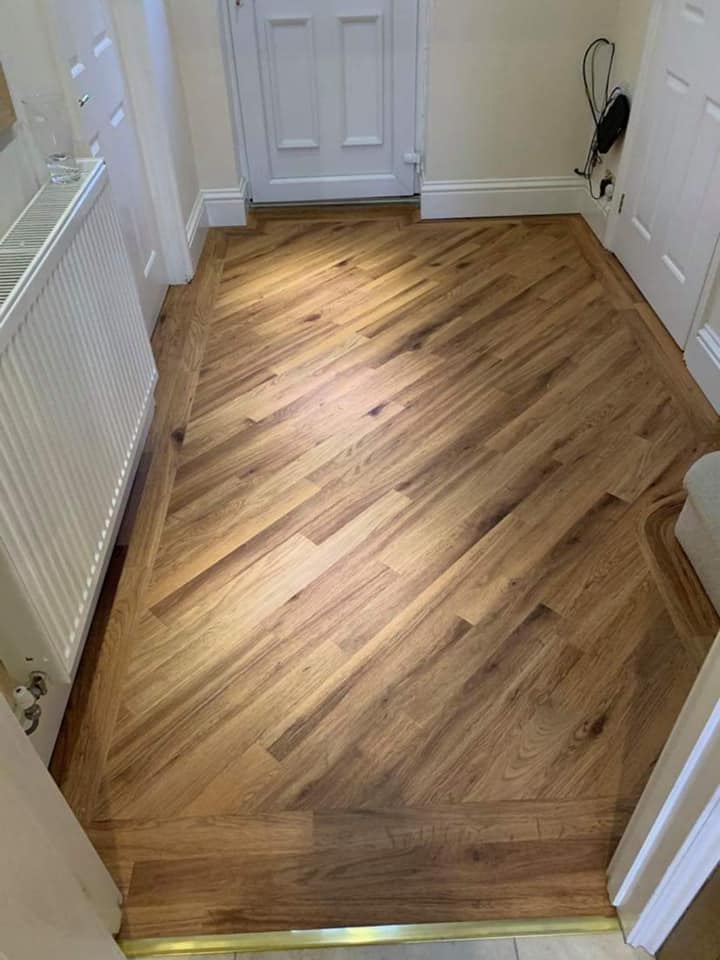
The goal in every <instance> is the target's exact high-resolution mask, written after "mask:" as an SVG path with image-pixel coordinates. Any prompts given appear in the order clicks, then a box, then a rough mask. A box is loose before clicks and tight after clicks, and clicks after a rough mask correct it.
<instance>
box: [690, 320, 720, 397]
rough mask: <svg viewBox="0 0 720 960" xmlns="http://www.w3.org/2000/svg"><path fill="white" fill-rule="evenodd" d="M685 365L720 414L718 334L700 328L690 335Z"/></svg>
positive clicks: (719, 339) (719, 344) (705, 328)
mask: <svg viewBox="0 0 720 960" xmlns="http://www.w3.org/2000/svg"><path fill="white" fill-rule="evenodd" d="M685 363H686V364H687V366H688V370H689V371H690V373H691V374H692V375H693V378H694V380H695V382H696V383H697V384H698V386H699V387H700V389H701V390H702V392H703V393H704V394H705V396H706V397H707V398H708V400H709V401H710V403H711V404H712V405H713V407H714V408H715V410H716V411H717V413H720V334H717V333H716V332H715V330H713V328H712V327H709V326H707V325H705V326H704V327H700V329H699V330H698V331H697V333H693V334H691V335H690V340H689V342H688V345H687V347H686V349H685Z"/></svg>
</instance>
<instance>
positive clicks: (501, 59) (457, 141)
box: [426, 0, 618, 181]
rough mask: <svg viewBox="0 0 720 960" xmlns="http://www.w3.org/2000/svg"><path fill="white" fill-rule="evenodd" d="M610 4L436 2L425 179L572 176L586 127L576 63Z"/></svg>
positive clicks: (602, 26)
mask: <svg viewBox="0 0 720 960" xmlns="http://www.w3.org/2000/svg"><path fill="white" fill-rule="evenodd" d="M617 6H618V0H606V2H603V3H600V2H589V0H585V2H578V0H544V2H543V3H536V2H529V0H435V3H434V9H433V15H432V28H431V40H430V75H429V97H428V118H427V144H426V178H427V179H428V180H435V181H438V180H439V181H451V180H485V179H494V178H499V179H507V178H529V177H563V176H570V175H572V171H573V168H574V167H576V166H578V165H580V164H581V162H582V159H583V157H584V155H585V152H586V150H587V143H588V138H589V132H590V126H589V118H588V114H587V112H586V111H587V106H586V104H585V100H584V94H583V88H582V82H581V80H580V72H579V64H580V60H581V58H582V54H583V51H584V49H585V47H586V46H587V45H588V43H590V41H591V40H593V39H594V38H595V37H597V36H601V35H608V34H609V33H611V32H612V30H613V27H614V24H615V18H616V14H617Z"/></svg>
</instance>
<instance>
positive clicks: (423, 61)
mask: <svg viewBox="0 0 720 960" xmlns="http://www.w3.org/2000/svg"><path fill="white" fill-rule="evenodd" d="M242 2H246V3H251V2H252V0H242ZM235 3H236V0H216V4H217V16H218V22H219V26H220V38H221V45H222V53H223V65H224V67H225V81H226V84H227V89H228V93H229V101H230V120H231V123H232V131H233V143H234V146H235V166H236V169H237V178H238V183H239V184H240V185H241V186H243V187H244V188H245V191H246V196H247V197H248V198H249V199H252V195H253V194H252V182H251V178H250V162H249V159H248V151H247V138H246V136H245V124H244V121H243V108H242V97H241V94H240V86H239V82H238V71H237V69H236V62H237V60H236V52H235V45H234V41H233V33H234V31H233V21H232V11H233V9H234V7H235ZM434 3H435V0H418V35H417V57H416V62H417V77H416V83H415V100H416V102H415V150H416V152H417V153H419V154H420V157H421V162H420V167H419V169H417V171H416V174H415V193H416V194H419V193H420V188H421V186H422V176H423V160H424V156H425V129H426V118H427V95H428V71H429V65H430V64H429V61H430V35H431V22H432V11H433V5H434ZM333 202H335V203H337V202H339V201H333ZM353 202H356V203H362V202H363V201H353Z"/></svg>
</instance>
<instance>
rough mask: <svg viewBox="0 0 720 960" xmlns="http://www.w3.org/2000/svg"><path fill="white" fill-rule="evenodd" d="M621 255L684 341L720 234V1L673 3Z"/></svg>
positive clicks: (658, 47) (645, 101)
mask: <svg viewBox="0 0 720 960" xmlns="http://www.w3.org/2000/svg"><path fill="white" fill-rule="evenodd" d="M634 124H635V127H636V129H635V130H634V132H633V141H632V145H631V146H632V154H631V158H630V164H629V170H628V175H627V179H626V183H625V186H624V191H625V200H624V203H623V209H622V214H621V215H620V218H619V222H618V226H617V234H616V242H615V245H614V246H615V252H616V254H617V256H618V257H619V258H620V260H621V261H622V262H623V264H624V265H625V267H626V268H627V270H628V272H629V273H630V275H631V276H632V277H633V279H634V280H635V282H636V283H637V285H638V286H639V287H640V289H641V290H642V292H643V293H644V294H645V296H646V297H647V299H648V300H649V301H650V303H651V304H652V306H653V307H654V309H655V310H656V312H657V313H658V315H659V316H660V318H661V319H662V321H663V323H664V324H665V326H666V327H667V328H668V330H669V331H670V333H671V334H672V335H673V337H674V338H675V340H676V341H677V342H678V343H679V344H680V345H681V346H684V345H685V342H686V340H687V338H688V335H689V333H690V326H691V324H692V319H693V314H694V312H695V309H696V307H697V303H698V300H699V298H700V293H701V291H702V287H703V283H704V281H705V277H706V275H707V272H708V267H709V265H710V261H711V259H712V255H713V251H714V249H715V245H716V243H717V240H718V236H720V2H719V0H692V2H689V0H665V2H664V9H663V11H662V14H661V20H660V23H659V26H658V32H657V36H656V40H655V45H654V50H653V53H652V60H651V67H650V73H649V77H648V82H647V87H646V90H645V93H644V95H643V98H642V102H641V104H640V106H639V109H638V110H637V113H636V116H635V118H634Z"/></svg>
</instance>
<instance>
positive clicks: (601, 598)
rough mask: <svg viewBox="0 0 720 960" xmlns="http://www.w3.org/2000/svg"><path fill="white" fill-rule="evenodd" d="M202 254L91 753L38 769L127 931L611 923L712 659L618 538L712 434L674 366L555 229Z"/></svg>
mask: <svg viewBox="0 0 720 960" xmlns="http://www.w3.org/2000/svg"><path fill="white" fill-rule="evenodd" d="M213 242H214V243H215V244H217V245H216V246H215V247H214V248H213V250H212V252H211V253H210V254H209V256H208V257H206V260H205V266H204V268H203V269H204V271H205V272H208V271H210V272H211V273H212V272H213V271H214V272H217V271H219V270H220V269H222V276H221V278H220V280H219V284H218V286H217V295H216V297H215V300H214V309H213V310H212V312H209V310H205V311H204V314H203V323H204V327H203V331H204V332H203V334H202V335H201V336H198V338H197V345H196V347H195V348H194V349H193V351H192V363H190V364H189V365H188V366H187V369H188V370H189V369H190V367H192V368H195V367H197V368H198V369H199V375H198V377H197V379H196V378H195V376H194V375H192V376H191V375H190V374H189V373H188V374H187V375H185V374H183V375H181V377H180V380H179V383H178V389H177V391H176V392H173V393H172V395H171V392H170V391H168V393H167V395H163V398H162V399H161V404H160V408H161V410H164V411H165V413H163V417H164V418H165V422H167V423H168V424H170V423H171V424H172V426H173V434H174V436H175V437H176V440H177V442H176V445H175V447H173V450H174V451H175V453H174V454H173V456H177V458H178V461H179V462H178V467H177V471H176V473H175V475H174V483H173V484H172V491H169V489H168V487H169V484H170V478H171V473H172V471H169V472H166V473H164V474H163V476H164V477H165V480H163V481H162V482H158V481H157V480H153V478H152V476H149V477H148V485H150V486H152V485H155V486H158V487H159V489H161V490H162V491H163V492H162V496H160V497H159V500H156V501H154V502H155V503H157V511H158V513H156V515H155V516H154V517H153V518H150V517H149V516H148V515H147V513H146V514H145V515H144V518H143V519H139V520H138V524H139V527H140V530H139V532H138V534H137V537H138V543H140V544H142V543H143V540H145V543H146V546H143V547H142V553H143V556H144V558H145V562H146V566H147V565H149V564H150V562H152V570H151V571H149V573H148V576H147V577H145V576H143V577H142V578H136V579H135V581H134V582H135V584H136V599H135V601H134V602H135V603H136V604H137V616H136V618H135V620H134V623H133V626H132V629H126V631H125V642H126V646H127V650H126V651H125V652H124V653H123V658H122V663H121V665H120V667H119V668H116V671H115V673H114V679H113V683H112V691H110V689H109V688H108V687H107V686H105V687H103V690H104V691H105V693H104V696H105V699H106V703H105V705H104V709H103V710H102V711H101V709H100V704H99V703H98V702H97V699H96V700H95V702H94V703H91V705H90V718H89V719H90V721H91V723H92V725H93V727H94V729H96V730H100V731H101V733H102V738H103V743H104V744H105V745H106V747H107V748H108V749H107V750H103V751H100V750H97V751H95V752H94V753H93V755H92V763H93V766H92V769H88V762H89V754H88V752H87V750H86V749H85V748H84V747H83V737H84V736H85V737H86V736H87V735H86V734H83V732H82V729H81V728H80V727H79V726H77V725H73V724H72V723H71V724H69V725H68V728H67V731H66V733H65V736H64V740H63V747H64V750H63V754H62V762H61V763H60V764H59V766H58V768H56V769H58V773H59V776H60V780H61V783H62V784H63V788H64V789H65V790H66V793H67V795H68V796H69V797H70V798H71V800H72V801H73V803H74V804H75V806H76V807H78V808H79V809H80V810H81V811H82V812H83V814H84V815H85V819H86V822H88V823H89V824H90V832H91V836H92V837H93V839H94V841H95V843H96V844H97V846H98V849H99V850H100V852H101V854H102V856H103V857H104V858H105V861H106V862H107V863H108V865H109V866H110V868H111V869H112V870H113V871H114V872H115V875H116V876H117V878H118V880H119V882H120V883H121V884H122V885H123V888H124V890H125V891H126V894H127V900H126V909H125V923H124V928H123V933H124V935H125V936H130V937H139V936H161V935H171V934H175V935H177V934H180V933H197V934H200V933H210V932H216V933H221V932H236V933H237V932H243V931H251V930H272V929H284V928H291V927H292V928H299V927H322V926H344V925H357V924H379V923H410V922H413V923H415V922H428V921H451V920H477V919H487V918H495V919H499V918H504V917H505V918H506V917H509V916H515V917H542V916H553V915H554V916H558V915H573V914H576V915H577V914H608V913H609V912H610V911H611V908H610V905H609V903H608V901H607V897H606V892H605V868H606V865H607V862H608V860H609V857H610V855H611V853H612V849H613V847H614V845H615V843H616V841H617V839H618V837H619V836H620V834H621V832H622V830H623V828H624V826H625V824H626V822H627V820H628V817H629V815H630V813H631V811H632V808H633V805H634V803H635V801H636V799H637V797H638V796H639V794H640V792H641V790H642V788H643V786H644V784H645V782H646V780H647V777H648V775H649V773H650V771H651V770H652V767H653V764H654V763H655V761H656V759H657V756H658V754H659V751H660V749H661V748H662V745H663V743H664V741H665V739H666V737H667V735H668V733H669V730H670V728H671V726H672V724H673V721H674V719H675V717H676V716H677V713H678V712H679V710H680V707H681V704H682V702H683V700H684V698H685V696H686V694H687V692H688V690H689V688H690V686H691V684H692V681H693V679H694V676H695V674H696V671H697V665H698V660H699V659H700V658H701V656H702V644H703V643H705V642H706V639H705V633H704V629H705V627H704V626H702V628H701V629H697V624H698V618H699V620H700V621H701V623H702V624H703V625H705V624H706V618H705V616H704V613H703V612H702V611H703V610H704V607H703V606H702V601H698V602H696V601H697V597H696V595H695V588H694V585H693V583H692V581H691V580H690V579H687V578H683V582H682V584H681V589H679V590H675V591H674V592H669V588H668V587H667V584H665V583H661V584H660V585H659V584H658V581H656V579H655V575H654V574H655V573H657V570H655V569H654V568H653V564H652V563H649V562H648V559H649V558H648V555H647V550H648V545H647V542H645V543H644V542H643V536H642V535H641V533H642V531H643V530H644V529H645V527H646V526H647V523H646V518H647V517H648V514H649V512H650V511H651V509H652V507H653V505H654V504H656V503H658V502H660V501H662V500H663V498H666V497H668V496H670V495H672V494H675V493H676V491H678V490H679V489H680V488H681V483H682V477H683V475H684V473H685V471H686V470H687V468H688V467H689V465H690V464H691V463H692V462H693V461H694V460H695V459H696V458H697V457H698V456H699V455H701V454H702V453H703V452H704V451H706V450H707V449H710V448H711V447H712V446H714V445H716V444H717V442H718V438H719V436H720V435H719V433H718V429H717V421H716V418H715V417H714V416H713V415H712V413H711V412H710V409H709V407H708V406H707V404H706V403H705V401H704V400H703V399H702V397H701V396H700V394H699V392H698V390H697V389H696V388H695V386H694V385H693V383H692V381H691V380H690V377H689V375H688V373H687V371H686V370H685V368H684V366H683V364H682V358H681V357H680V355H679V354H677V352H676V353H673V352H672V350H671V349H670V347H669V345H668V343H667V339H666V338H665V335H664V334H663V333H662V331H659V330H658V322H657V320H656V318H654V316H653V315H652V314H651V312H650V311H649V309H648V308H647V306H646V305H645V304H644V303H643V302H642V299H641V298H640V295H639V294H638V292H637V291H636V290H635V288H634V286H633V285H632V283H631V282H630V281H629V279H628V278H627V277H626V276H625V275H624V274H623V271H622V269H621V268H620V267H619V265H618V264H617V262H616V261H614V259H613V258H611V257H610V256H609V255H607V254H606V253H605V252H604V251H602V250H601V249H600V248H599V247H598V245H597V244H596V242H595V240H594V238H593V237H592V236H591V235H590V234H589V233H588V231H587V230H586V228H585V227H584V225H583V224H582V223H581V221H580V220H579V219H577V218H574V217H564V218H563V217H547V218H534V219H522V218H517V219H512V220H487V221H485V220H481V221H463V222H461V223H454V222H433V223H422V222H418V221H417V219H416V215H415V213H414V211H413V210H412V208H408V207H404V206H401V207H393V206H391V205H390V206H382V207H354V208H320V209H298V208H280V209H273V210H268V211H263V212H262V213H258V214H256V215H255V218H254V221H253V222H252V223H251V225H250V227H249V228H248V229H246V230H238V231H227V232H225V234H224V240H223V241H222V242H223V244H225V246H224V247H222V248H221V246H220V241H218V240H217V239H215V240H214V241H213ZM201 282H204V281H201ZM213 285H214V284H210V285H209V286H208V290H209V289H210V287H211V286H213ZM178 310H179V315H178V316H176V315H175V314H176V313H177V312H178ZM171 314H172V316H173V317H174V319H173V320H172V322H173V323H177V324H178V329H179V328H180V327H182V324H183V319H182V308H181V307H177V306H173V305H171ZM673 349H674V348H673ZM191 402H192V407H191V409H190V403H191ZM188 410H189V415H188ZM175 411H178V412H177V413H176V412H175ZM168 417H169V418H170V419H169V420H168ZM183 426H185V429H184V432H183ZM180 445H181V447H182V449H181V450H178V448H179V447H180ZM151 473H152V467H151ZM165 503H167V516H166V517H164V522H163V525H162V531H161V533H160V535H159V540H158V542H157V544H156V540H155V538H154V535H153V537H150V535H149V534H148V532H147V529H148V528H147V526H146V525H147V524H151V525H152V526H153V530H154V529H156V525H157V518H158V516H159V515H161V514H162V515H163V516H164V507H165ZM140 514H141V517H142V505H141V507H140ZM643 524H645V527H644V526H643ZM143 531H144V532H143ZM148 537H150V545H149V546H148V545H147V543H148V540H147V538H148ZM648 539H649V540H654V539H656V538H653V537H652V536H649V537H647V538H646V540H648ZM663 542H664V538H663ZM128 549H129V550H130V551H132V550H133V537H131V542H130V546H129V548H128ZM653 562H654V563H655V566H657V565H658V564H660V565H662V563H663V561H662V559H659V560H657V559H656V560H655V561H653ZM676 574H677V571H676V570H675V569H673V570H670V571H669V573H668V576H669V578H670V581H672V580H673V578H676ZM676 586H677V585H676ZM121 587H122V584H121ZM140 591H142V598H141V599H139V595H140ZM698 611H700V612H699V613H698ZM688 625H689V631H690V633H689V634H688V631H687V630H685V627H686V626H688ZM688 636H690V639H688ZM111 645H112V644H111ZM111 659H112V658H111ZM120 673H123V681H122V690H121V691H120V692H118V686H119V685H118V680H117V678H118V676H119V674H120ZM111 698H112V702H110V699H111ZM100 714H102V715H100ZM74 744H79V746H78V747H77V749H76V750H73V749H72V748H73V745H74ZM88 780H89V782H90V784H91V786H92V787H97V789H90V790H88V789H84V788H83V787H84V785H86V784H87V781H88Z"/></svg>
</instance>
